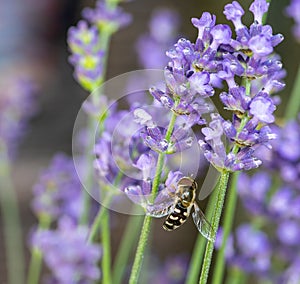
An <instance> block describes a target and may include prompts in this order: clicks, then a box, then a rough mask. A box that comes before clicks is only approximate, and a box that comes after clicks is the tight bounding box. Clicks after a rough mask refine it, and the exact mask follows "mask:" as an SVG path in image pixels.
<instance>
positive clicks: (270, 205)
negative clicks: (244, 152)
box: [236, 121, 300, 283]
mask: <svg viewBox="0 0 300 284" xmlns="http://www.w3.org/2000/svg"><path fill="white" fill-rule="evenodd" d="M299 129H300V126H299V122H297V121H289V122H287V123H286V125H285V126H283V127H282V128H279V127H273V131H274V132H275V133H276V135H277V138H278V139H277V140H275V141H273V142H272V146H273V148H272V149H271V150H270V149H269V150H268V153H266V154H264V153H263V154H262V155H261V159H262V160H263V161H264V168H262V169H261V170H262V171H261V172H259V173H255V174H254V175H252V176H251V177H249V176H247V175H246V174H241V175H240V177H239V182H238V191H239V195H240V197H241V199H242V201H243V204H244V206H245V208H246V209H247V210H248V211H249V212H250V213H251V214H255V218H256V220H254V222H255V224H261V225H260V226H261V228H262V229H264V228H265V227H266V230H267V232H268V235H269V238H270V242H272V244H274V246H273V247H272V256H271V258H272V259H277V260H278V261H280V262H281V263H282V266H281V267H279V268H278V267H276V266H275V265H273V263H272V265H270V264H268V266H269V268H268V269H267V270H266V271H265V273H264V277H267V278H268V279H272V283H289V282H286V281H294V279H298V278H297V277H296V276H295V275H296V274H295V270H294V269H295V267H294V265H295V264H296V263H298V261H297V259H299V255H300V250H299V248H298V247H299V246H298V243H299V234H300V203H299V200H300V196H299V189H300V187H299V180H300V172H299V168H300V166H299V164H300V153H299V151H298V150H299V149H298V148H299V144H300V135H299ZM263 225H266V226H264V227H263ZM237 233H238V234H239V232H237ZM246 238H247V243H250V242H251V241H250V240H249V235H247V237H246ZM245 253H246V252H245V251H240V252H239V253H238V254H237V255H236V257H237V258H241V259H243V258H244V257H245ZM241 263H242V262H241ZM255 263H256V260H255V259H254V260H252V263H250V264H249V263H244V264H243V265H244V266H243V265H240V267H241V269H243V270H245V271H248V272H251V271H249V270H248V269H247V267H251V265H252V266H253V265H255ZM255 274H256V275H258V276H261V274H260V273H259V272H257V273H256V272H255ZM297 281H298V280H297ZM297 281H296V282H291V283H297Z"/></svg>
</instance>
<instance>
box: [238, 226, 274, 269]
mask: <svg viewBox="0 0 300 284" xmlns="http://www.w3.org/2000/svg"><path fill="white" fill-rule="evenodd" d="M236 236H237V249H238V250H239V251H240V254H237V255H236V256H234V260H233V261H234V263H235V264H236V265H238V266H239V267H240V268H241V269H243V270H246V271H248V272H252V273H258V274H260V273H264V272H266V271H268V270H269V268H270V265H271V253H272V247H271V243H270V241H269V239H268V237H267V235H266V234H265V233H263V232H261V231H258V230H255V229H254V228H252V227H251V226H250V225H248V224H243V225H240V226H239V227H238V229H237V231H236Z"/></svg>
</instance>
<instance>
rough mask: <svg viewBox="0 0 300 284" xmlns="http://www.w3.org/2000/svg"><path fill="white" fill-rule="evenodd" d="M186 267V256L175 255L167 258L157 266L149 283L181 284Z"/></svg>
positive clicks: (184, 276)
mask: <svg viewBox="0 0 300 284" xmlns="http://www.w3.org/2000/svg"><path fill="white" fill-rule="evenodd" d="M187 269H188V257H187V256H185V255H177V256H173V257H170V258H167V259H166V260H165V262H164V263H163V264H162V265H161V266H160V267H159V269H158V271H157V272H156V273H155V275H154V276H152V277H151V283H157V284H163V283H164V284H181V283H184V280H185V278H186V273H187Z"/></svg>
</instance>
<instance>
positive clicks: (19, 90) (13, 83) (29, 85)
mask: <svg viewBox="0 0 300 284" xmlns="http://www.w3.org/2000/svg"><path fill="white" fill-rule="evenodd" d="M0 84H1V93H0V152H1V151H3V150H4V151H7V153H8V155H9V157H10V158H14V157H15V155H16V150H17V146H18V144H19V141H20V138H21V137H22V136H23V135H24V132H25V130H26V128H27V125H28V121H29V119H30V118H31V117H32V116H33V115H34V114H35V113H36V110H37V105H36V102H35V93H36V87H35V85H34V84H33V82H32V81H31V80H30V79H28V78H21V77H18V78H17V79H16V78H10V77H9V78H7V77H6V76H3V78H2V79H1V82H0ZM3 147H4V149H2V148H3Z"/></svg>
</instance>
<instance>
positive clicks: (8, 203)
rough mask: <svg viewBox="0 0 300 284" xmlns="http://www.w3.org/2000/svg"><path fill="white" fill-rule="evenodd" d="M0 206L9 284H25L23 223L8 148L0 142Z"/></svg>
mask: <svg viewBox="0 0 300 284" xmlns="http://www.w3.org/2000/svg"><path fill="white" fill-rule="evenodd" d="M0 182H1V185H0V205H1V211H2V218H3V231H4V241H5V249H6V256H7V271H8V283H10V284H20V283H24V279H25V270H24V263H25V262H24V249H23V238H22V225H21V224H22V223H21V220H20V213H19V208H18V198H17V195H16V192H15V189H14V187H13V185H12V183H11V168H10V161H9V158H8V156H7V148H6V145H5V144H4V143H1V141H0Z"/></svg>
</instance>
